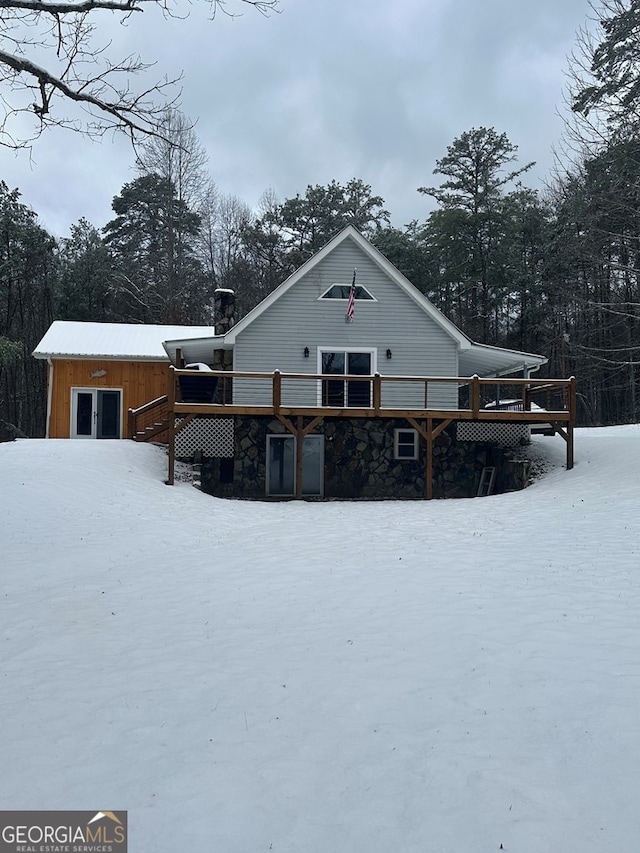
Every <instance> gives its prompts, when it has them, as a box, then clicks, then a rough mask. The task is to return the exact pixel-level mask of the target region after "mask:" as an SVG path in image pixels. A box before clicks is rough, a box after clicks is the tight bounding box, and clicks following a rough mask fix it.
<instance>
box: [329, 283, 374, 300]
mask: <svg viewBox="0 0 640 853" xmlns="http://www.w3.org/2000/svg"><path fill="white" fill-rule="evenodd" d="M350 290H351V285H350V284H332V285H331V287H330V288H329V290H326V291H325V292H324V293H323V294H322V296H321V297H320V299H344V300H345V302H346V301H347V300H348V299H349V291H350ZM356 299H361V300H367V301H369V302H375V301H376V300H375V299H374V297H373V296H372V295H371V294H370V293H369V291H368V290H367V288H366V287H363V286H362V285H361V284H356Z"/></svg>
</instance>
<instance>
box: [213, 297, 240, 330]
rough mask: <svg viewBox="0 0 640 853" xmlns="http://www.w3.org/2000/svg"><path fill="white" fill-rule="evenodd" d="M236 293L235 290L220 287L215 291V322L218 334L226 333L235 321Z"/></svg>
mask: <svg viewBox="0 0 640 853" xmlns="http://www.w3.org/2000/svg"><path fill="white" fill-rule="evenodd" d="M235 312H236V295H235V293H234V292H233V290H228V289H227V288H226V287H218V288H216V290H215V291H214V293H213V323H214V331H215V334H216V335H224V334H226V333H227V332H228V331H229V330H230V329H232V328H233V325H234V323H235Z"/></svg>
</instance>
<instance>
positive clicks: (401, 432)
mask: <svg viewBox="0 0 640 853" xmlns="http://www.w3.org/2000/svg"><path fill="white" fill-rule="evenodd" d="M393 456H394V459H417V458H418V433H417V432H416V430H415V429H396V430H394V433H393Z"/></svg>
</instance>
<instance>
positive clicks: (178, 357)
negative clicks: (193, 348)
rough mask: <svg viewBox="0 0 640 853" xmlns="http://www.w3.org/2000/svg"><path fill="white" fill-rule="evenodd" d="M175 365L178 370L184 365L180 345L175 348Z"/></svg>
mask: <svg viewBox="0 0 640 853" xmlns="http://www.w3.org/2000/svg"><path fill="white" fill-rule="evenodd" d="M176 367H177V368H178V369H179V370H182V368H183V367H184V358H183V356H182V350H181V349H180V347H178V348H177V349H176Z"/></svg>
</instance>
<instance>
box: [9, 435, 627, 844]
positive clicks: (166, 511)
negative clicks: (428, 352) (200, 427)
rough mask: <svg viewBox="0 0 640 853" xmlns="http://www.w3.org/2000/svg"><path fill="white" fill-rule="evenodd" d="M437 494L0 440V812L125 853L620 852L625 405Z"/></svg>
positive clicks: (623, 840) (143, 451) (113, 446)
mask: <svg viewBox="0 0 640 853" xmlns="http://www.w3.org/2000/svg"><path fill="white" fill-rule="evenodd" d="M536 446H537V448H538V452H539V454H540V455H541V457H542V458H548V460H549V464H548V465H547V472H546V474H545V475H544V476H543V477H542V478H541V479H540V480H538V481H537V482H536V483H535V484H534V485H532V486H531V487H530V488H528V489H527V490H525V491H523V492H519V493H516V494H509V495H502V496H495V497H488V498H479V499H473V500H458V501H433V502H430V503H424V502H377V503H337V502H336V503H325V504H317V503H316V504H307V503H296V502H292V503H278V504H273V503H272V504H267V503H265V504H260V503H249V502H241V501H224V500H219V499H215V498H211V497H208V496H206V495H204V494H201V493H200V492H198V491H197V490H196V489H194V488H193V487H192V486H191V485H189V484H188V483H186V482H181V483H180V482H179V483H178V484H177V485H176V486H175V487H173V488H170V487H168V486H165V485H164V483H163V478H164V477H165V476H166V459H165V456H164V454H163V452H162V451H161V450H160V449H158V448H155V447H152V446H146V445H136V444H133V443H131V442H124V441H122V442H88V441H87V442H82V441H75V442H74V441H19V442H15V443H12V444H3V445H0V548H1V551H0V561H1V564H2V571H1V588H0V643H1V647H0V648H1V657H0V808H2V809H86V810H97V809H101V810H105V809H127V810H128V812H129V834H130V842H129V844H130V846H129V849H130V850H131V851H136V853H137V852H138V851H154V853H181V851H185V853H186V851H190V853H259V851H276V853H301V851H309V853H388V852H389V851H394V853H413V851H416V853H418V851H420V853H439V851H452V853H453V852H454V851H455V853H470V851H473V853H476V851H477V852H478V853H485V851H486V853H489V851H497V850H499V849H501V845H502V849H504V850H505V851H517V852H518V853H541V851H551V850H553V851H559V853H565V851H578V852H579V853H592V851H602V853H613V851H620V853H629V851H635V850H640V807H639V806H638V787H639V781H640V545H639V536H638V534H639V532H640V426H625V427H615V428H608V429H593V430H588V431H586V430H581V431H577V433H576V466H575V468H574V470H573V471H571V472H566V471H564V469H563V468H562V465H563V462H564V444H563V442H562V440H561V439H560V438H554V439H548V438H544V439H539V440H538V441H537V442H536Z"/></svg>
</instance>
